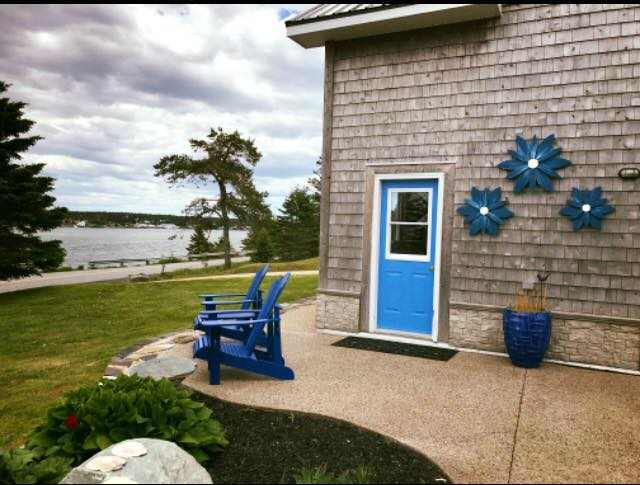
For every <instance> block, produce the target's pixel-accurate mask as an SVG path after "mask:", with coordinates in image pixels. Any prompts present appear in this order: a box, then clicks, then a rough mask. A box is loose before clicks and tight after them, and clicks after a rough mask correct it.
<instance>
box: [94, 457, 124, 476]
mask: <svg viewBox="0 0 640 485" xmlns="http://www.w3.org/2000/svg"><path fill="white" fill-rule="evenodd" d="M125 463H127V460H126V459H125V458H122V457H121V456H111V455H104V456H97V457H95V458H94V459H92V460H90V461H89V462H87V464H86V465H85V468H86V469H87V470H90V471H93V472H104V473H108V472H112V471H116V470H121V469H122V467H123V466H124V465H125Z"/></svg>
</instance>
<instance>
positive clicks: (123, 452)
mask: <svg viewBox="0 0 640 485" xmlns="http://www.w3.org/2000/svg"><path fill="white" fill-rule="evenodd" d="M111 453H113V454H114V455H115V456H120V457H122V458H133V457H134V456H143V455H146V454H147V449H146V448H145V447H144V445H143V444H142V443H139V442H138V441H133V440H129V441H123V442H122V443H118V444H117V445H115V446H114V447H113V450H111Z"/></svg>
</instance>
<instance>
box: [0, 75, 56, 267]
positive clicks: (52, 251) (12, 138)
mask: <svg viewBox="0 0 640 485" xmlns="http://www.w3.org/2000/svg"><path fill="white" fill-rule="evenodd" d="M8 88H9V85H8V84H6V83H4V82H2V81H0V95H1V94H2V93H4V92H5V91H7V89H8ZM25 106H26V104H25V103H22V102H19V101H11V100H10V99H9V98H7V97H0V279H13V278H22V277H25V276H30V275H34V274H40V273H41V272H42V271H48V270H53V269H55V268H57V267H58V266H60V265H61V264H62V262H63V260H64V255H65V251H64V249H63V248H62V246H61V242H60V241H42V240H41V239H40V238H39V237H38V235H37V233H38V231H49V230H51V229H54V228H56V227H58V226H59V225H60V224H62V222H63V220H64V218H65V215H66V213H67V210H66V209H65V208H62V207H53V205H54V203H55V198H54V197H53V196H52V195H51V194H50V192H51V191H52V190H53V183H54V179H53V178H51V177H44V176H41V175H40V173H41V172H42V169H43V168H44V166H45V164H44V163H34V164H23V163H16V162H19V161H20V160H21V159H22V156H21V154H22V153H24V152H26V151H27V150H28V149H29V148H31V147H32V146H33V145H35V144H36V142H37V141H38V140H40V139H41V138H40V137H39V136H23V135H26V134H27V133H28V132H29V131H30V130H31V128H32V127H33V125H34V122H33V121H31V120H28V119H25V118H23V115H24V108H25Z"/></svg>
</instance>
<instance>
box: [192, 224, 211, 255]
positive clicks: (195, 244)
mask: <svg viewBox="0 0 640 485" xmlns="http://www.w3.org/2000/svg"><path fill="white" fill-rule="evenodd" d="M214 248H215V245H214V244H213V243H212V242H210V241H209V237H208V235H207V233H206V232H205V230H204V227H202V226H201V225H198V226H196V227H195V229H194V231H193V234H192V235H191V240H190V241H189V245H188V246H187V252H188V253H189V254H202V253H213V252H215V251H214Z"/></svg>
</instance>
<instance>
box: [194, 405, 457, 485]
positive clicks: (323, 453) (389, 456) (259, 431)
mask: <svg viewBox="0 0 640 485" xmlns="http://www.w3.org/2000/svg"><path fill="white" fill-rule="evenodd" d="M193 398H194V399H198V400H200V401H202V402H203V403H205V404H206V405H207V406H208V407H209V408H210V409H211V410H212V411H213V412H214V416H216V417H217V419H219V420H220V422H221V423H222V425H223V426H224V428H225V430H226V432H227V438H228V439H229V442H230V444H229V446H228V448H226V449H225V451H223V452H222V453H221V454H220V455H219V456H218V457H216V458H215V460H214V461H213V462H212V463H210V464H209V465H208V466H207V469H208V471H209V473H210V474H211V477H212V478H213V481H214V483H295V481H294V476H295V475H297V474H299V473H300V472H301V471H303V470H305V469H306V470H309V469H316V468H317V467H322V466H324V467H326V470H327V471H328V472H330V473H332V474H335V475H340V474H341V473H342V472H345V471H348V470H353V469H356V468H357V467H359V466H362V465H364V466H366V467H368V468H369V469H370V470H371V472H372V483H448V482H450V481H449V479H448V478H447V476H446V474H445V473H444V472H443V471H442V470H440V468H439V467H438V466H437V465H436V464H435V463H433V462H432V461H431V460H429V459H428V458H426V457H424V456H423V455H421V454H419V453H417V452H415V451H413V450H411V449H410V448H408V447H405V446H404V445H402V444H400V443H398V442H396V441H393V440H391V439H389V438H386V437H385V436H382V435H380V434H377V433H374V432H371V431H367V430H364V429H362V428H359V427H357V426H355V425H353V424H350V423H347V422H345V421H341V420H337V419H331V418H327V417H323V416H318V415H312V414H305V413H299V412H291V411H277V410H266V409H258V408H253V407H249V406H243V405H238V404H233V403H229V402H225V401H221V400H218V399H214V398H211V397H208V396H204V395H201V394H196V393H194V394H193Z"/></svg>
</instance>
